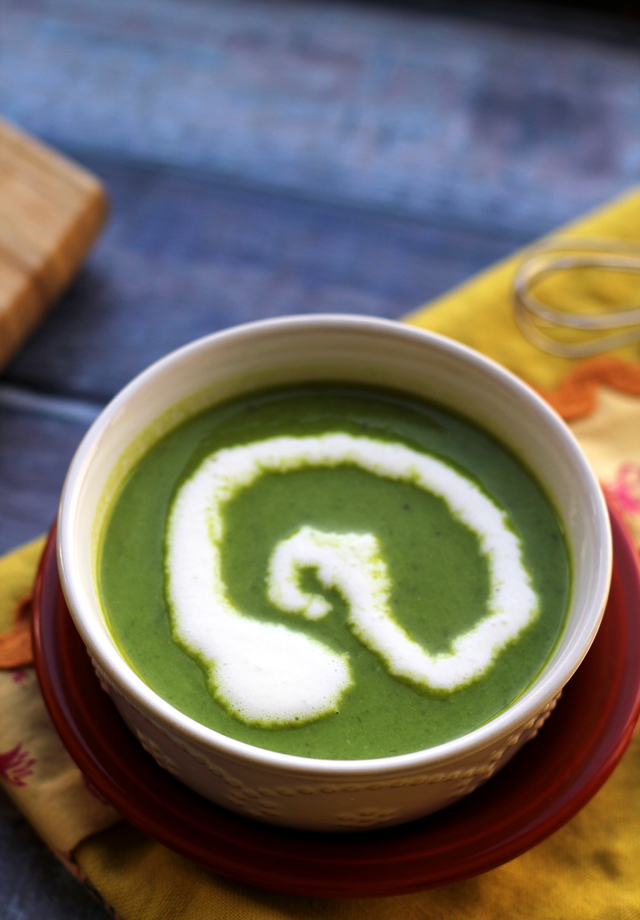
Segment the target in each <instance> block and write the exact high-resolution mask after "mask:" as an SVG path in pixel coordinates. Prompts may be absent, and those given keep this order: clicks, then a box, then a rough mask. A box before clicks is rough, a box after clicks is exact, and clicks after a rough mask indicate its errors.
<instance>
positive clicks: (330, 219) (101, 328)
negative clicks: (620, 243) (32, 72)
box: [5, 159, 522, 401]
mask: <svg viewBox="0 0 640 920" xmlns="http://www.w3.org/2000/svg"><path fill="white" fill-rule="evenodd" d="M89 163H90V165H91V167H92V169H94V170H96V171H97V173H98V174H99V175H100V176H101V177H102V179H103V180H104V182H105V183H106V185H107V188H108V190H109V194H110V196H111V199H112V210H113V214H112V219H111V223H110V226H109V228H108V230H107V231H106V233H105V235H104V237H103V239H102V240H101V241H100V242H99V243H98V245H97V247H96V249H95V251H94V253H93V254H92V256H91V258H90V259H89V262H88V265H87V268H86V270H85V271H83V272H82V274H81V276H80V277H79V278H78V280H77V282H76V284H75V285H74V286H73V288H72V289H71V290H70V292H69V293H68V295H67V296H66V297H65V298H64V299H63V300H62V302H61V303H60V304H59V305H58V307H57V308H56V309H55V310H54V311H53V312H52V313H51V314H50V316H49V317H48V318H47V320H46V321H45V323H44V324H43V325H42V327H41V328H40V329H39V330H38V332H37V333H36V335H35V336H34V337H33V339H32V340H31V341H30V342H29V343H28V344H27V345H26V346H25V347H24V348H23V350H22V352H21V353H20V354H19V355H18V356H17V357H16V359H15V360H14V361H13V362H12V363H11V364H10V365H9V367H8V368H7V369H6V372H5V379H8V380H12V381H14V382H18V383H21V384H27V385H29V386H32V387H37V388H40V389H43V390H44V391H46V392H54V393H66V394H70V395H75V396H81V397H83V398H91V399H95V400H102V401H104V400H106V399H107V398H109V397H110V396H112V395H113V394H114V393H115V392H116V391H117V390H118V389H119V388H120V387H121V386H122V385H123V384H124V383H126V382H127V381H128V380H129V379H130V378H131V377H132V376H133V375H134V374H136V373H138V372H139V371H140V370H142V369H143V368H144V367H145V366H146V365H147V364H149V363H150V362H151V361H153V360H155V359H156V358H159V357H160V356H161V355H163V354H165V353H166V352H168V351H170V350H171V349H173V348H176V347H178V346H179V345H182V344H184V343H185V342H188V341H190V340H191V339H194V338H197V337H198V336H201V335H204V334H206V333H209V332H213V331H215V330H217V329H221V328H224V327H227V326H230V325H233V324H235V323H240V322H246V321H249V320H254V319H259V318H262V317H268V316H278V315H283V314H287V313H314V312H327V311H328V312H351V313H366V314H371V315H376V316H386V317H390V318H395V317H398V316H400V315H401V314H402V313H405V312H407V311H409V310H411V309H414V308H415V307H417V306H418V305H419V304H420V303H422V302H423V301H425V300H427V299H429V298H430V297H433V296H435V295H436V294H439V293H441V292H442V291H444V290H446V289H447V288H449V287H451V286H452V285H453V284H456V283H458V282H459V281H462V280H463V279H464V278H466V277H468V276H469V275H470V274H472V273H473V272H475V271H478V270H480V269H481V268H484V267H485V266H486V265H488V264H490V263H491V262H493V261H494V260H496V259H498V258H500V257H502V256H504V255H506V254H507V253H509V252H510V251H512V250H513V248H514V247H515V246H516V245H517V244H518V243H519V242H522V240H517V239H514V237H513V235H509V236H503V235H499V234H493V235H492V234H490V233H479V232H473V231H471V230H464V229H457V228H455V227H443V226H440V227H438V226H434V225H432V224H430V223H428V222H427V221H420V220H417V219H408V218H402V217H399V216H395V217H394V216H392V215H389V214H385V213H383V212H375V211H366V210H364V209H359V208H348V207H343V206H339V205H333V204H327V203H322V202H318V201H314V200H312V199H303V198H301V197H297V198H296V197H292V196H283V195H279V194H272V193H268V192H266V191H261V190H258V189H252V188H248V187H245V188H243V187H239V186H235V187H234V186H231V185H228V184H224V183H222V182H220V181H216V180H215V179H213V178H211V177H208V176H206V175H204V176H201V177H198V176H197V175H191V174H189V173H188V172H184V171H182V172H181V171H174V170H172V169H167V168H162V167H157V166H152V165H149V166H142V165H136V164H134V163H129V164H127V163H123V162H117V161H114V162H108V161H100V160H97V159H94V160H91V161H89Z"/></svg>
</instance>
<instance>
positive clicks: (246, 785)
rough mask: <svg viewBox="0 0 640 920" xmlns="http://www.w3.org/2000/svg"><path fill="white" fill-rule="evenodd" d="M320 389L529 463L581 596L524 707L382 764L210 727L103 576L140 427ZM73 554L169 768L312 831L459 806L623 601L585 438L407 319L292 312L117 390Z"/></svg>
mask: <svg viewBox="0 0 640 920" xmlns="http://www.w3.org/2000/svg"><path fill="white" fill-rule="evenodd" d="M310 380H340V381H348V382H359V383H367V384H371V385H373V386H380V387H394V388H396V389H401V390H404V391H407V392H410V393H413V394H414V395H416V396H418V397H423V398H426V399H431V400H433V401H436V402H439V403H441V404H443V405H445V406H446V407H448V408H450V409H452V410H453V411H456V412H459V413H461V414H463V415H466V416H467V417H469V418H471V419H472V420H475V421H476V422H477V423H478V424H480V425H482V426H483V427H485V428H486V429H488V430H489V431H491V432H492V433H493V434H494V435H495V436H496V437H498V438H499V439H500V440H502V441H503V442H505V443H506V444H507V445H508V446H509V447H510V448H511V449H512V450H514V452H515V453H516V454H517V455H518V456H520V457H521V458H522V459H523V461H524V462H525V463H526V464H527V465H528V466H529V467H530V468H531V469H532V470H533V472H534V473H535V474H536V475H537V477H538V479H539V480H540V481H541V482H542V484H543V486H544V488H545V489H546V491H547V493H548V494H549V496H550V498H551V500H552V501H553V502H554V504H555V506H556V508H557V510H558V512H559V514H560V517H561V519H562V522H563V525H564V527H565V531H566V533H567V541H568V544H569V549H570V553H571V556H572V560H573V566H574V588H573V599H572V603H571V608H570V611H569V615H568V623H567V626H566V628H565V631H564V633H563V635H562V637H561V639H560V641H559V643H558V648H557V649H556V651H555V653H554V656H553V657H552V660H551V661H550V662H549V664H548V665H547V667H546V669H545V670H544V672H543V673H542V674H541V675H540V677H539V678H538V679H537V681H536V682H535V683H534V685H533V686H532V687H531V688H530V689H529V690H528V691H527V692H526V693H525V694H523V696H522V697H521V698H519V699H518V700H517V701H516V702H515V703H513V704H512V705H511V706H510V707H509V708H508V709H507V711H506V712H504V713H501V714H500V715H499V716H497V717H496V718H495V719H493V720H492V721H491V722H489V723H487V725H484V726H481V727H480V728H479V729H476V730H475V731H474V732H471V733H469V734H468V735H466V736H464V737H462V738H458V739H455V740H454V741H451V742H448V743H446V744H443V745H440V746H438V747H435V748H431V749H429V750H426V751H421V752H417V753H414V754H406V755H401V756H396V757H389V758H380V759H378V760H370V761H323V760H314V759H308V758H301V757H293V756H290V755H282V754H277V753H275V752H271V751H263V750H261V749H258V748H254V747H252V746H250V745H246V744H243V743H241V742H237V741H234V740H233V739H230V738H227V737H225V736H223V735H220V734H218V733H217V732H214V731H212V730H210V729H207V728H205V727H204V726H202V725H199V724H198V723H196V722H194V721H193V720H191V719H189V718H188V717H186V716H184V715H183V714H182V713H180V712H178V711H177V710H175V709H173V707H171V706H169V705H168V704H167V703H166V702H165V701H164V700H162V699H160V698H159V697H158V696H157V695H156V694H155V693H154V692H153V691H152V690H151V689H150V688H149V687H147V686H146V685H145V684H144V683H143V682H142V681H141V680H140V679H139V678H138V677H137V676H136V675H135V674H134V673H133V671H132V670H131V669H130V668H129V667H128V665H127V664H126V663H125V661H124V660H123V658H122V656H121V655H120V653H119V652H118V650H117V648H116V646H115V644H114V642H113V640H112V638H111V636H110V634H109V632H108V630H107V628H106V625H105V623H104V619H103V616H102V611H101V607H100V602H99V598H98V596H97V588H96V583H95V582H96V579H95V557H96V553H97V549H96V546H97V543H96V539H95V530H96V519H97V518H98V517H99V513H100V508H101V506H104V504H105V494H107V496H109V495H110V494H114V491H113V490H114V489H116V487H117V482H116V486H114V485H113V482H114V470H116V475H115V480H116V481H117V479H118V478H120V479H122V478H123V477H124V475H126V472H127V469H128V466H127V463H128V464H129V466H130V465H133V463H134V462H135V457H136V451H135V450H132V448H131V445H132V444H135V442H136V439H137V438H138V439H139V438H140V436H141V432H144V433H145V438H146V439H147V440H146V442H145V443H147V444H148V443H152V442H153V440H155V439H157V437H160V436H161V435H162V434H163V433H164V430H168V427H172V425H173V424H175V423H176V422H177V421H178V420H180V418H181V417H183V416H184V415H185V414H189V413H192V412H194V411H197V409H199V408H201V407H203V406H204V405H207V404H212V403H215V402H217V401H221V400H224V399H227V398H229V397H231V396H234V395H241V394H242V393H245V392H251V391H254V390H257V389H265V388H266V387H269V386H274V385H278V384H289V383H294V382H303V381H310ZM175 406H182V407H183V408H180V409H177V410H176V409H175V408H174V407H175ZM163 413H164V415H163ZM181 413H182V415H181ZM159 419H161V420H162V419H163V421H157V420H159ZM143 446H144V445H143ZM141 449H142V448H141ZM127 452H128V456H129V459H128V461H127V462H123V461H122V459H121V458H122V457H123V456H126V455H127ZM138 455H139V454H138ZM110 484H111V485H110ZM110 490H111V492H110ZM108 500H109V499H108V498H107V499H106V504H107V505H108ZM103 513H104V512H103ZM58 558H59V568H60V574H61V581H62V585H63V589H64V593H65V596H66V599H67V603H68V605H69V609H70V611H71V614H72V616H73V618H74V621H75V623H76V625H77V627H78V630H79V632H80V634H81V636H82V638H83V640H84V642H85V644H86V645H87V647H88V649H89V651H90V654H91V656H92V660H93V662H94V667H95V669H96V672H97V674H98V677H99V679H100V681H101V684H102V686H103V687H104V689H105V690H106V691H107V692H108V693H109V694H110V696H111V697H112V698H113V700H114V702H115V704H116V706H117V707H118V709H119V711H120V712H121V714H122V716H123V718H124V719H125V721H126V722H127V724H128V725H129V727H130V728H131V730H132V731H133V733H134V734H135V735H136V736H137V738H138V740H139V741H140V743H141V744H142V746H143V747H144V748H145V749H146V750H147V751H148V752H149V753H150V754H152V756H153V757H154V758H155V759H156V761H157V762H158V764H159V765H160V766H162V767H163V768H165V769H167V770H168V771H169V772H170V773H172V774H173V775H174V776H176V777H177V778H178V779H180V780H181V781H182V782H184V783H185V784H186V785H187V786H189V787H190V788H192V789H194V790H195V791H196V792H198V793H200V794H201V795H203V796H204V797H206V798H208V799H210V800H211V801H213V802H215V803H216V804H219V805H222V806H224V807H226V808H228V809H231V810H232V811H235V812H238V813H240V814H243V815H247V816H250V817H253V818H257V819H259V820H262V821H266V822H269V823H273V824H281V825H285V826H289V827H297V828H302V829H307V830H322V831H352V830H361V829H366V828H370V827H378V826H388V825H392V824H399V823H402V822H405V821H410V820H412V819H414V818H417V817H420V816H423V815H426V814H429V813H431V812H434V811H436V810H438V809H440V808H442V807H444V806H445V805H448V804H451V803H452V802H453V801H455V800H456V799H458V798H460V797H462V796H464V795H467V794H469V793H470V792H472V791H473V790H474V789H475V788H476V787H477V786H478V785H479V784H480V783H483V782H485V781H486V780H487V779H489V777H491V775H492V774H493V773H494V772H495V771H496V770H498V769H499V768H500V767H502V766H503V765H504V764H505V763H506V762H507V761H508V760H509V759H510V758H511V757H512V756H513V754H515V752H516V751H517V750H518V749H519V748H520V747H521V746H522V745H523V744H524V743H525V742H526V741H527V740H529V739H530V738H531V737H533V736H534V735H535V734H536V733H537V731H538V730H539V728H540V727H541V726H542V724H543V723H544V721H545V719H546V718H547V717H548V716H549V714H550V712H551V710H552V709H553V708H554V706H555V703H556V701H557V699H558V696H559V695H560V693H561V691H562V687H563V686H564V684H565V683H566V681H567V680H568V679H569V678H570V677H571V675H572V674H573V672H574V671H575V669H576V668H577V666H578V665H579V663H580V661H581V660H582V658H583V657H584V655H585V654H586V651H587V650H588V648H589V645H590V644H591V641H592V640H593V638H594V636H595V633H596V630H597V627H598V625H599V622H600V618H601V616H602V612H603V610H604V605H605V602H606V598H607V593H608V585H609V578H610V571H611V538H610V531H609V525H608V518H607V514H606V509H605V505H604V501H603V499H602V495H601V493H600V490H599V487H598V485H597V482H596V481H595V479H594V477H593V474H592V473H591V471H590V469H589V467H588V464H587V462H586V460H585V459H584V457H583V455H582V454H581V452H580V450H579V448H578V447H577V445H576V443H575V441H574V439H573V437H572V435H571V434H570V432H569V431H568V429H567V428H566V427H565V426H564V425H563V423H562V422H561V421H560V419H559V418H558V417H557V416H556V415H555V414H554V413H553V412H552V411H551V410H550V409H549V408H548V407H547V406H546V404H544V403H543V402H542V401H541V400H540V399H539V398H538V397H537V396H536V395H535V394H534V393H533V392H532V391H531V390H529V389H528V388H527V387H525V386H524V385H523V384H522V383H521V382H520V381H518V380H517V379H516V378H515V377H513V376H512V375H510V374H508V373H507V372H506V371H504V370H503V369H501V368H499V367H498V366H497V365H495V364H493V363H492V362H490V361H488V360H487V359H484V358H483V357H481V356H479V355H477V354H476V353H474V352H472V351H470V350H469V349H466V348H464V347H463V346H460V345H458V344H457V343H454V342H451V341H449V340H447V339H444V338H442V337H439V336H435V335H431V334H428V333H424V332H422V331H419V330H415V329H410V328H407V327H403V326H400V325H399V324H393V323H388V322H386V321H381V320H372V319H363V318H357V317H343V316H325V317H297V318H296V317H292V318H290V319H284V320H275V321H266V322H262V323H255V324H250V325H248V326H245V327H239V328H238V329H235V330H230V331H228V332H225V333H219V334H216V335H214V336H210V337H208V338H207V339H203V340H199V341H198V342H195V343H193V344H192V345H191V346H186V348H184V349H181V350H180V351H178V352H175V353H173V354H172V355H170V356H168V357H167V358H165V359H163V360H162V361H160V362H158V363H157V364H156V365H154V366H152V367H151V368H150V369H149V370H148V371H146V372H145V373H144V374H142V375H141V376H140V377H138V378H136V380H134V381H133V382H132V384H130V385H129V386H128V387H127V388H125V390H124V391H123V392H122V393H121V394H120V395H119V396H118V397H116V399H115V400H114V401H113V403H111V404H110V405H109V406H108V407H107V409H106V410H105V411H104V413H103V414H102V415H101V417H100V418H99V419H98V421H97V422H96V423H95V424H94V426H92V428H91V429H90V431H89V432H88V434H87V436H86V437H85V440H84V441H83V443H82V445H81V446H80V448H79V450H78V453H77V455H76V457H75V459H74V461H73V463H72V466H71V468H70V472H69V475H68V478H67V482H66V484H65V489H64V492H63V497H62V502H61V510H60V517H59V535H58Z"/></svg>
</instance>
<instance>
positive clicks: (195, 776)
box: [93, 662, 559, 831]
mask: <svg viewBox="0 0 640 920" xmlns="http://www.w3.org/2000/svg"><path fill="white" fill-rule="evenodd" d="M93 665H94V668H95V671H96V674H97V676H98V679H99V681H100V685H101V686H102V688H103V690H105V691H106V692H107V693H108V694H109V695H110V696H111V698H112V700H113V701H114V703H115V705H116V706H117V708H118V710H119V712H120V714H121V716H122V717H123V719H124V720H125V722H126V723H127V725H128V726H129V728H130V729H131V731H132V732H133V733H134V735H135V736H136V737H137V739H138V740H139V742H140V744H141V745H142V747H143V748H144V749H145V751H147V753H149V754H151V756H152V757H153V758H154V759H155V761H156V763H157V764H158V765H159V766H160V767H162V768H163V769H165V770H168V772H169V773H171V774H172V775H173V776H175V777H176V778H177V779H179V780H180V781H181V782H183V783H184V784H185V785H186V786H189V788H190V789H193V790H195V791H196V792H198V793H200V795H202V796H204V797H205V798H207V799H209V800H210V801H212V802H215V803H216V804H217V805H222V806H223V807H224V808H228V809H229V810H230V811H235V812H237V813H238V814H241V815H244V816H245V817H249V818H257V819H259V820H261V821H266V822H267V823H269V824H282V825H285V826H287V827H298V828H303V829H313V830H318V831H336V830H340V831H348V830H365V829H367V828H374V827H383V826H387V827H390V826H392V825H394V824H402V823H404V822H406V821H412V820H414V819H416V818H421V817H424V816H425V815H428V814H431V813H432V812H434V811H438V810H439V809H441V808H443V807H444V806H446V805H450V804H452V803H453V802H455V801H457V800H458V799H460V798H462V796H465V795H469V793H471V792H473V791H474V789H477V788H478V786H479V785H480V784H481V783H484V782H486V781H487V780H488V779H489V778H490V777H491V776H493V774H494V773H495V772H496V770H499V769H500V768H501V767H503V766H504V765H505V764H506V763H507V762H508V761H509V760H510V759H511V758H512V757H513V755H514V754H515V753H516V752H517V751H518V750H520V748H521V747H522V745H523V744H525V743H526V742H527V741H530V740H531V739H532V738H535V736H536V735H537V734H538V731H539V730H540V728H542V726H543V725H544V723H545V721H546V720H547V719H548V718H549V716H550V715H551V712H552V711H553V709H554V708H555V706H556V702H557V700H558V697H555V698H554V699H552V700H550V702H548V703H547V704H546V705H545V706H544V707H543V709H542V711H540V712H539V713H537V714H536V715H535V716H532V717H531V718H529V719H528V720H527V722H525V723H524V724H522V725H517V726H515V727H514V731H513V732H512V733H511V734H510V735H509V737H508V738H502V739H500V741H499V745H498V747H494V745H493V744H491V745H488V746H485V747H483V748H476V749H474V750H473V751H472V752H470V753H469V754H467V755H466V756H450V757H449V758H443V759H442V760H441V761H435V762H433V763H432V764H430V766H429V769H428V770H425V769H424V768H423V767H421V766H417V767H416V766H413V767H405V769H404V770H400V769H398V768H397V767H395V766H392V767H390V768H388V769H387V770H379V771H378V772H377V773H376V774H375V776H374V777H373V778H371V779H360V780H357V779H355V778H354V776H353V775H351V774H350V773H349V772H347V771H345V772H344V773H342V774H340V772H339V771H336V772H334V773H333V774H332V775H331V778H330V780H329V781H328V780H327V777H326V773H325V771H324V770H323V769H322V767H318V768H317V769H315V770H313V769H312V770H309V771H307V772H306V773H305V774H304V777H303V778H302V781H301V777H300V774H299V773H298V771H296V770H295V769H294V770H287V771H285V770H284V769H282V768H280V769H278V770H277V771H274V770H273V769H272V768H271V769H270V768H269V767H264V766H261V765H258V764H255V763H242V762H239V761H238V760H237V759H236V758H234V757H233V756H228V755H227V756H225V755H224V754H223V753H222V752H220V751H216V750H212V748H211V746H210V745H207V744H198V743H197V742H190V743H187V742H186V741H185V740H184V738H183V737H180V736H179V735H178V734H176V733H175V732H173V731H171V730H168V729H167V727H166V725H163V724H162V723H160V722H158V721H156V720H155V719H152V718H150V716H149V714H148V713H146V712H143V711H142V710H141V709H139V707H138V706H137V705H136V704H135V703H134V702H133V700H131V699H130V698H128V697H127V696H126V695H125V694H123V693H122V691H121V690H120V688H118V687H116V686H115V685H114V684H112V683H111V682H110V681H109V678H108V677H107V676H106V675H105V674H104V672H103V671H102V670H101V669H100V668H99V667H98V666H97V665H96V663H95V662H93ZM558 696H559V695H558Z"/></svg>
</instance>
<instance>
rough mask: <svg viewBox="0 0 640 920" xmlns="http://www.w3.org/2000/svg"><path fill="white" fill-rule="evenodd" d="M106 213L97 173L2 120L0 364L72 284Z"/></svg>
mask: <svg viewBox="0 0 640 920" xmlns="http://www.w3.org/2000/svg"><path fill="white" fill-rule="evenodd" d="M105 213H106V195H105V192H104V190H103V187H102V185H101V184H100V183H99V182H98V180H97V179H96V178H95V177H94V176H92V175H91V174H90V173H89V172H88V171H86V170H84V169H81V168H80V167H79V166H76V165H75V164H73V163H71V162H70V161H69V160H67V159H65V158H64V157H62V156H60V155H59V154H57V153H55V152H54V151H53V150H50V149H48V148H47V147H46V146H44V145H43V144H40V143H38V142H36V141H35V140H33V139H32V138H29V137H27V136H26V135H25V134H23V133H22V132H21V131H19V130H17V129H16V128H14V127H13V126H11V125H10V124H9V123H8V122H6V121H4V120H1V119H0V366H2V364H3V363H4V362H5V361H6V360H7V359H8V357H9V356H10V355H11V354H12V353H13V352H14V351H15V350H16V349H17V348H18V346H19V345H20V344H21V342H22V341H23V340H24V338H26V336H27V335H28V334H29V333H30V332H31V331H32V329H33V328H34V326H35V325H36V323H37V322H38V320H40V319H41V317H42V315H43V314H44V312H45V310H46V309H47V308H48V307H49V306H51V304H52V303H53V302H54V301H55V299H56V298H57V297H58V296H59V294H60V293H61V292H62V291H63V290H64V289H65V287H66V286H67V285H68V284H69V282H70V280H71V279H72V278H73V276H74V275H75V273H76V271H77V270H78V266H79V265H80V263H81V262H82V260H83V258H84V257H85V255H86V253H87V250H88V249H89V247H90V245H91V244H92V242H93V240H94V239H95V237H96V235H97V233H98V231H99V229H100V227H101V226H102V223H103V221H104V217H105Z"/></svg>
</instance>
